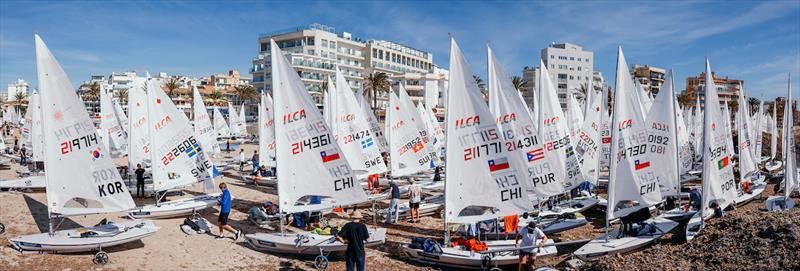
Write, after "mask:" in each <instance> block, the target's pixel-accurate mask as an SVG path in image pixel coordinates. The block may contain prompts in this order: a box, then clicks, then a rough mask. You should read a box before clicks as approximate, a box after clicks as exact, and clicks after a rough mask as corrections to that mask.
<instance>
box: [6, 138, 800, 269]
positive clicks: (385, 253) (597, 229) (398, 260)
mask: <svg viewBox="0 0 800 271" xmlns="http://www.w3.org/2000/svg"><path fill="white" fill-rule="evenodd" d="M243 146H244V149H245V152H246V154H247V155H248V156H249V155H251V154H252V152H253V150H254V149H255V148H256V147H257V146H256V145H253V144H246V145H243ZM237 153H238V152H237ZM235 155H236V154H235V153H234V152H232V153H231V154H230V156H235ZM220 156H221V157H219V159H216V160H220V159H222V158H224V157H225V156H227V154H225V153H224V152H223V154H221V155H220ZM124 161H125V158H121V159H117V163H118V164H119V165H122V164H123V163H124ZM18 167H19V165H17V164H13V165H11V167H10V168H3V169H0V178H4V179H10V178H16V169H17V168H18ZM237 169H238V168H237ZM234 174H235V173H234V170H229V171H226V172H224V173H223V175H224V176H223V177H221V178H219V179H217V181H218V182H220V181H222V182H227V183H229V184H230V185H229V189H230V190H231V193H232V195H233V197H234V200H233V209H234V211H233V212H232V213H231V225H232V226H233V227H234V228H237V229H242V230H243V231H244V232H245V233H253V232H267V231H277V230H278V229H269V228H259V227H257V226H255V225H253V224H252V223H250V222H249V221H248V220H247V210H248V209H250V208H251V207H253V206H256V205H258V204H259V203H260V202H264V201H267V200H270V201H277V191H275V190H274V189H272V188H269V187H264V186H259V187H256V186H254V185H252V184H244V183H243V182H242V181H241V180H240V178H239V177H237V176H236V175H234ZM65 177H67V178H68V176H65ZM771 186H772V185H770V188H769V189H767V191H766V192H765V193H764V195H763V197H764V198H766V197H767V196H768V195H771V194H772V188H771ZM184 192H185V195H191V194H198V193H202V188H201V186H200V185H199V184H198V185H196V186H195V187H192V188H190V189H186V190H185V191H184ZM180 197H181V196H173V197H171V198H180ZM135 200H136V202H137V204H139V205H144V204H150V203H152V202H153V199H152V198H135ZM45 201H46V194H45V193H44V192H28V193H20V192H0V222H2V223H4V224H5V225H6V229H7V230H6V232H5V233H4V234H3V235H2V238H0V269H2V270H312V269H314V267H313V264H312V260H313V257H298V256H296V255H278V254H269V253H262V252H259V251H256V250H253V249H251V248H250V247H249V246H248V245H246V243H245V242H244V241H243V238H240V239H239V241H238V242H234V241H233V239H232V235H231V234H228V235H227V236H229V237H231V238H228V239H222V240H217V239H214V237H213V236H212V235H187V234H185V233H183V232H182V231H181V229H180V225H181V223H182V222H183V218H172V219H158V220H154V222H155V224H156V225H157V226H159V227H160V230H159V231H158V233H156V235H154V236H152V237H148V238H145V239H142V240H141V241H137V242H133V243H129V244H126V245H122V246H118V247H113V248H109V249H107V250H106V251H107V252H109V255H110V262H109V263H108V264H107V265H106V266H102V267H97V266H95V265H94V264H93V263H92V260H91V255H92V254H90V253H78V254H43V255H40V254H21V253H19V252H17V251H16V250H14V249H12V248H10V247H9V244H8V241H7V238H9V237H13V236H17V235H25V234H33V233H39V232H46V231H47V209H46V207H45V204H44V202H45ZM763 209H764V207H763V202H762V201H761V200H760V199H756V200H754V201H752V202H751V203H749V204H748V205H746V206H744V207H741V208H739V209H737V210H735V211H732V212H731V213H732V217H736V216H743V215H747V216H753V217H758V216H760V215H764V213H765V212H764V210H763ZM200 213H201V214H202V216H203V217H205V218H206V219H208V220H209V221H211V222H212V223H216V218H217V214H218V207H215V208H212V209H206V210H203V211H201V212H200ZM585 215H586V216H587V218H588V219H589V222H590V223H588V224H587V225H584V226H582V227H580V228H577V229H573V230H569V231H567V232H563V233H559V234H554V235H552V236H550V238H553V239H555V240H556V241H557V242H558V241H569V240H580V239H591V238H593V237H594V236H598V235H600V234H602V233H603V231H604V230H603V226H604V220H603V216H604V213H602V211H599V210H590V211H589V212H587V213H585ZM103 218H108V219H110V220H112V221H125V220H127V219H128V218H125V217H124V214H109V215H92V216H85V217H70V218H68V219H65V220H64V222H63V223H62V225H61V228H62V229H67V228H74V227H78V226H81V225H82V226H88V225H94V224H96V223H97V222H99V221H100V220H101V219H103ZM328 220H329V222H330V223H331V224H333V225H343V224H344V223H345V222H346V220H344V219H341V218H338V217H337V216H336V215H335V214H332V215H329V217H328ZM365 220H366V222H367V224H368V226H371V225H372V219H371V218H370V217H367V218H366V219H365ZM379 226H382V227H386V225H384V224H383V223H379ZM716 226H717V224H714V223H712V224H711V225H710V229H712V230H713V228H714V227H716ZM289 230H291V227H289ZM712 230H709V232H711V231H712ZM214 232H216V228H214ZM442 233H443V227H442V220H441V219H440V218H436V217H423V218H422V222H420V223H415V224H411V223H407V222H405V221H402V222H400V223H398V224H396V225H390V226H388V237H387V241H386V244H384V245H382V246H380V247H377V248H371V249H367V268H368V270H376V269H379V270H440V268H437V267H428V266H422V265H418V264H415V263H413V262H410V261H407V260H406V259H405V258H404V256H403V255H402V253H401V250H400V249H399V247H400V246H401V245H402V244H405V243H407V242H409V240H410V238H411V237H420V236H424V237H429V238H434V239H438V240H441V238H442V236H443V234H442ZM671 235H674V236H667V237H665V238H663V239H661V240H659V241H658V242H657V244H656V245H655V246H653V247H652V248H650V249H648V250H645V252H639V253H637V254H642V253H653V252H650V251H664V250H669V251H680V250H682V249H683V248H684V247H685V246H687V245H686V244H682V240H680V239H681V238H679V236H678V235H679V234H671ZM701 240H703V239H701ZM797 240H800V237H798V239H797ZM578 247H580V245H575V246H562V247H559V251H560V253H559V255H558V256H557V257H552V258H545V259H541V260H539V261H538V265H539V266H542V265H547V266H554V267H558V268H560V269H563V268H566V263H565V261H566V260H569V259H571V252H572V251H574V250H575V249H577V248H578ZM786 253H795V254H794V255H795V256H797V253H798V252H797V250H795V251H794V252H786ZM795 258H797V257H795ZM600 263H601V264H594V265H590V266H587V267H586V268H589V269H596V270H606V269H616V270H626V268H627V267H629V266H628V265H624V263H622V262H619V260H618V258H616V257H613V258H609V259H601V260H600ZM602 263H617V265H614V264H602ZM637 263H640V262H637ZM660 266H661V267H662V268H663V269H665V270H667V269H683V268H690V266H687V265H667V264H665V265H660ZM623 267H624V268H623ZM766 269H769V268H766ZM329 270H344V260H343V258H342V257H341V256H337V255H333V257H331V267H330V268H329ZM509 270H511V269H509Z"/></svg>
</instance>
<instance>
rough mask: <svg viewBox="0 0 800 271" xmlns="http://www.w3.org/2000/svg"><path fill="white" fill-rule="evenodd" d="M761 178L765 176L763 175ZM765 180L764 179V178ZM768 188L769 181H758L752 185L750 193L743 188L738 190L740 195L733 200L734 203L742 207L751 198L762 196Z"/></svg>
mask: <svg viewBox="0 0 800 271" xmlns="http://www.w3.org/2000/svg"><path fill="white" fill-rule="evenodd" d="M761 178H764V177H763V176H762V177H761ZM762 180H763V179H762ZM765 189H767V183H765V182H763V181H762V182H756V183H753V184H751V185H750V193H745V192H743V191H741V190H739V191H738V196H737V197H736V199H734V200H733V204H734V205H735V206H736V207H740V206H742V205H745V204H747V203H748V202H750V201H751V200H753V199H755V198H756V197H758V196H760V195H761V193H762V192H764V190H765Z"/></svg>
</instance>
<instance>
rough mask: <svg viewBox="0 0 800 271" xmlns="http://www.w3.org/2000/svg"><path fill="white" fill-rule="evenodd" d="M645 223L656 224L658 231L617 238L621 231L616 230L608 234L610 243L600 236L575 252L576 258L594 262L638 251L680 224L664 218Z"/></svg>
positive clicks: (604, 236) (649, 220)
mask: <svg viewBox="0 0 800 271" xmlns="http://www.w3.org/2000/svg"><path fill="white" fill-rule="evenodd" d="M645 222H646V223H647V224H651V223H654V225H655V227H656V229H657V230H655V232H653V233H645V234H639V235H638V236H627V237H622V238H616V236H617V235H618V234H619V229H615V230H614V231H611V232H609V233H608V241H606V235H603V236H600V237H599V238H597V239H594V240H592V241H590V242H589V243H587V244H586V245H584V246H583V247H581V248H580V249H578V250H577V251H575V256H578V258H580V259H582V260H594V259H597V258H599V257H601V256H606V255H613V254H622V253H627V252H631V251H634V250H638V249H639V248H642V247H644V246H646V245H649V244H651V243H653V242H655V241H656V239H658V238H661V237H662V236H664V234H666V233H667V232H670V231H672V229H674V228H675V227H677V226H678V222H675V221H672V220H669V219H666V218H663V217H656V218H652V219H648V220H646V221H645Z"/></svg>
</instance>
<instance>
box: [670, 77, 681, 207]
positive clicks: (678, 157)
mask: <svg viewBox="0 0 800 271" xmlns="http://www.w3.org/2000/svg"><path fill="white" fill-rule="evenodd" d="M669 80H670V82H672V84H670V87H672V88H673V89H671V90H670V91H669V95H672V99H675V91H674V89H675V73H674V72H673V71H672V69H670V70H669ZM675 104H676V101H675V100H672V113H674V114H675V117H674V118H672V131H673V132H672V134H673V135H675V137H674V138H675V144H674V145H675V159H676V160H677V162H676V163H675V172H676V173H677V175H676V176H678V187H677V188H678V189H677V192H678V194H680V192H681V190H680V183H681V174H680V173H681V170H680V167H681V165H680V164H681V152H680V146H679V144H678V142H679V141H678V118H677V116H678V115H677V114H678V108H677V107H676V106H675ZM680 200H681V197H680V195H678V207H680Z"/></svg>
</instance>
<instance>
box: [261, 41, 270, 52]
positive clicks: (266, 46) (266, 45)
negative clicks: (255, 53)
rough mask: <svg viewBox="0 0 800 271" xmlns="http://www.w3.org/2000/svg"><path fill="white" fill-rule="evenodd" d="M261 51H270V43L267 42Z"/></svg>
mask: <svg viewBox="0 0 800 271" xmlns="http://www.w3.org/2000/svg"><path fill="white" fill-rule="evenodd" d="M261 51H262V52H266V51H269V43H266V42H265V43H262V44H261Z"/></svg>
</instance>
